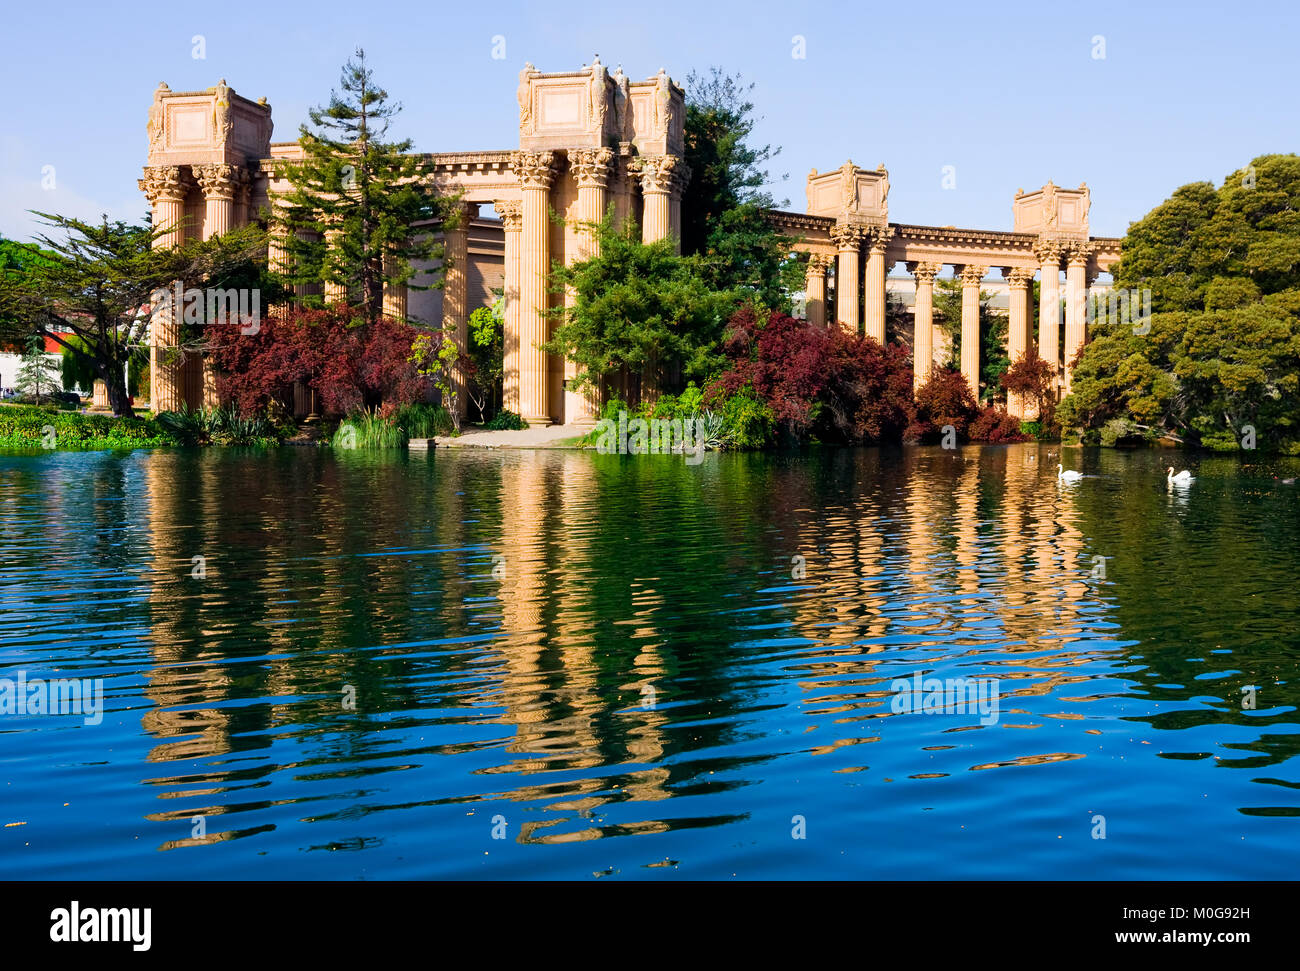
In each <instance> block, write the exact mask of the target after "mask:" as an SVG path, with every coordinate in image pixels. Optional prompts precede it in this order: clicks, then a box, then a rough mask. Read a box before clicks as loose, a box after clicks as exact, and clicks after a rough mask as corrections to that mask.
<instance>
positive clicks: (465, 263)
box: [385, 202, 478, 415]
mask: <svg viewBox="0 0 1300 971" xmlns="http://www.w3.org/2000/svg"><path fill="white" fill-rule="evenodd" d="M477 216H478V204H477V203H473V202H466V203H458V204H457V206H456V208H455V210H454V211H453V212H452V214H451V216H450V218H449V219H448V221H447V224H446V225H445V226H444V227H443V231H442V242H443V251H442V256H443V263H442V265H443V276H442V327H443V331H444V332H445V333H446V334H448V335H449V336H450V337H451V339H452V340H454V341H455V342H456V347H457V349H458V350H459V351H460V353H461V355H462V356H464V355H466V354H468V353H469V224H470V222H471V220H473V219H475V218H476V217H477ZM402 290H403V292H405V290H406V287H405V286H403V287H402ZM385 303H387V300H385ZM404 314H405V311H403V315H404ZM452 385H453V387H454V388H455V390H456V400H457V402H458V403H459V404H458V408H459V410H460V413H461V414H462V415H464V414H465V413H466V408H467V406H468V403H469V394H468V391H469V379H468V377H467V376H466V373H465V368H464V367H463V366H461V367H458V368H456V373H455V374H454V375H453V376H452Z"/></svg>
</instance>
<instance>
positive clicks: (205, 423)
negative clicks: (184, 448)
mask: <svg viewBox="0 0 1300 971" xmlns="http://www.w3.org/2000/svg"><path fill="white" fill-rule="evenodd" d="M158 424H159V425H160V426H162V427H163V428H164V429H166V431H167V432H168V433H169V434H170V435H171V436H172V437H173V438H174V439H175V440H176V442H177V443H178V444H181V445H275V444H278V443H279V442H280V441H281V440H282V439H283V437H284V434H285V429H284V428H282V427H280V426H278V425H276V423H275V422H274V421H272V420H271V418H270V417H269V416H267V415H265V414H261V415H245V414H241V413H240V412H239V411H238V409H236V408H235V407H234V406H233V405H230V406H227V407H225V408H189V407H184V406H182V407H181V409H180V410H179V411H164V412H162V413H161V414H160V415H158Z"/></svg>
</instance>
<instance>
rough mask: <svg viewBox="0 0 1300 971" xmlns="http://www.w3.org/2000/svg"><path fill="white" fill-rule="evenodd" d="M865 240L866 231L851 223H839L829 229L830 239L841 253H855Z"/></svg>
mask: <svg viewBox="0 0 1300 971" xmlns="http://www.w3.org/2000/svg"><path fill="white" fill-rule="evenodd" d="M866 238H867V231H866V229H865V228H864V227H862V226H857V225H854V224H853V223H840V224H838V225H836V226H832V227H831V239H833V240H834V241H835V246H836V248H837V249H838V250H839V251H840V252H841V253H847V252H856V251H857V250H858V249H859V248H860V247H861V246H862V241H863V240H864V239H866Z"/></svg>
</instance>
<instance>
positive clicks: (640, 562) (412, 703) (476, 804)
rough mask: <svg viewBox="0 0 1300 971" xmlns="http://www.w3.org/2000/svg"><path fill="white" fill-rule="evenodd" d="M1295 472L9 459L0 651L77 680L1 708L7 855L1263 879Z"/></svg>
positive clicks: (979, 451)
mask: <svg viewBox="0 0 1300 971" xmlns="http://www.w3.org/2000/svg"><path fill="white" fill-rule="evenodd" d="M1062 456H1063V457H1062ZM1058 461H1063V462H1064V463H1065V465H1066V467H1067V468H1076V469H1080V470H1081V471H1083V472H1085V473H1087V478H1085V479H1083V480H1082V481H1081V482H1079V483H1077V484H1075V485H1063V484H1060V483H1058V480H1057V476H1056V463H1057V462H1058ZM1170 461H1174V462H1175V463H1176V464H1178V465H1179V467H1184V466H1185V465H1187V464H1188V463H1189V462H1190V464H1191V467H1192V468H1193V471H1194V472H1195V474H1196V476H1197V478H1196V481H1195V482H1194V483H1193V484H1192V485H1191V486H1190V487H1188V488H1186V489H1179V490H1175V491H1172V492H1171V491H1170V490H1169V489H1168V488H1167V487H1166V484H1165V474H1164V468H1165V466H1166V465H1167V464H1169V462H1170ZM1298 468H1300V463H1298V462H1296V461H1294V460H1271V459H1268V458H1266V457H1263V456H1260V457H1258V458H1255V457H1253V456H1248V457H1247V458H1238V457H1230V458H1198V457H1191V458H1188V457H1185V456H1181V455H1171V454H1169V453H1157V452H1133V453H1125V452H1116V451H1099V450H1079V449H1069V448H1067V449H1061V448H1059V447H1058V446H1044V445H1023V446H1011V447H997V448H992V447H989V448H967V449H962V450H957V451H945V450H942V449H939V448H913V449H904V450H894V451H881V450H875V449H854V450H818V451H807V452H801V453H794V454H770V455H717V454H713V453H710V454H709V455H708V456H706V459H705V461H704V462H703V463H702V464H700V465H695V466H692V465H688V464H686V463H685V462H684V461H683V460H682V458H681V457H672V456H600V455H595V454H592V453H579V452H570V451H538V452H502V451H492V452H482V451H471V450H459V451H436V452H433V453H430V454H429V455H427V456H425V455H420V454H412V455H409V456H408V455H407V454H405V453H397V452H392V453H364V452H356V453H346V452H345V453H341V454H340V453H331V452H330V451H328V450H305V449H295V448H281V449H278V450H274V451H270V452H258V451H239V450H222V449H211V450H206V451H189V450H159V451H152V452H151V451H136V452H132V453H108V452H99V453H54V454H48V455H36V456H33V455H5V456H0V679H9V680H10V682H11V683H16V679H17V678H18V677H19V675H20V672H21V675H22V676H23V677H25V678H27V679H29V680H31V679H50V678H64V679H102V689H103V698H104V705H105V708H106V711H105V712H104V714H103V718H102V721H101V722H100V723H99V724H86V723H85V722H86V719H84V718H83V717H80V716H78V715H75V714H65V715H48V714H45V715H42V714H31V713H10V714H0V824H3V828H0V862H3V865H4V868H5V872H6V873H8V874H9V875H10V876H11V877H13V878H19V879H22V878H33V879H43V878H65V879H79V878H92V879H113V878H118V879H130V878H143V879H149V878H222V879H235V878H253V879H259V878H267V879H272V878H276V879H280V878H326V879H385V878H525V879H526V878H536V877H554V878H572V879H594V878H608V879H672V878H722V879H729V878H731V877H733V876H735V877H738V878H779V879H785V878H866V879H875V878H884V879H918V880H937V879H965V878H1013V879H1014V878H1049V879H1052V878H1080V879H1093V878H1119V879H1130V878H1148V879H1182V878H1211V879H1212V878H1273V879H1291V878H1294V877H1295V874H1296V865H1297V858H1298V853H1297V850H1298V849H1300V759H1297V758H1296V755H1297V753H1300V713H1298V712H1297V705H1300V633H1297V632H1298V631H1300V598H1297V582H1296V573H1297V565H1298V562H1300V491H1297V487H1296V486H1295V485H1286V484H1283V483H1282V482H1280V481H1279V479H1276V478H1274V477H1275V476H1279V477H1288V476H1295V475H1296V474H1297V469H1298ZM196 557H202V559H201V560H196V559H195V558H196ZM917 675H920V677H921V679H922V684H924V679H938V680H939V681H941V682H942V681H945V680H946V679H955V678H962V679H979V680H980V682H981V683H982V684H985V685H986V686H992V687H993V688H995V689H996V695H995V696H994V697H995V699H996V703H997V706H998V710H997V714H996V718H995V719H990V718H989V717H987V714H983V715H982V714H981V712H980V711H978V710H971V709H969V708H962V706H959V705H958V706H944V707H942V708H941V709H940V710H930V711H927V710H926V709H925V706H924V705H923V704H921V703H920V702H921V701H922V699H917V702H918V703H917V704H916V706H915V709H913V708H912V707H911V705H910V701H911V700H912V699H911V697H910V695H907V694H906V693H905V692H904V691H902V690H901V686H900V684H898V683H896V682H900V681H902V680H904V679H906V680H907V682H908V683H909V684H910V683H912V681H911V679H913V678H914V676H917ZM1244 688H1245V689H1249V690H1246V691H1243V689H1244ZM1252 704H1253V707H1252ZM1103 833H1104V837H1105V838H1099V837H1100V836H1101V835H1102V834H1103Z"/></svg>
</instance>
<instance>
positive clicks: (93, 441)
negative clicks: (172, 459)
mask: <svg viewBox="0 0 1300 971" xmlns="http://www.w3.org/2000/svg"><path fill="white" fill-rule="evenodd" d="M175 444H177V442H176V440H175V439H174V438H173V437H172V436H171V435H169V434H168V433H167V431H166V430H165V429H164V428H163V427H162V426H161V425H159V424H158V422H156V421H155V420H154V419H152V418H114V417H112V416H111V415H88V414H82V413H81V412H75V411H60V410H59V409H58V408H55V407H53V406H39V407H38V406H36V405H0V448H47V449H48V448H55V449H101V448H148V447H152V446H158V445H175Z"/></svg>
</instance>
